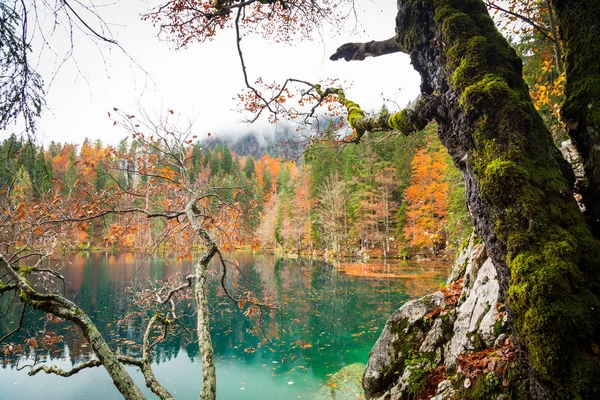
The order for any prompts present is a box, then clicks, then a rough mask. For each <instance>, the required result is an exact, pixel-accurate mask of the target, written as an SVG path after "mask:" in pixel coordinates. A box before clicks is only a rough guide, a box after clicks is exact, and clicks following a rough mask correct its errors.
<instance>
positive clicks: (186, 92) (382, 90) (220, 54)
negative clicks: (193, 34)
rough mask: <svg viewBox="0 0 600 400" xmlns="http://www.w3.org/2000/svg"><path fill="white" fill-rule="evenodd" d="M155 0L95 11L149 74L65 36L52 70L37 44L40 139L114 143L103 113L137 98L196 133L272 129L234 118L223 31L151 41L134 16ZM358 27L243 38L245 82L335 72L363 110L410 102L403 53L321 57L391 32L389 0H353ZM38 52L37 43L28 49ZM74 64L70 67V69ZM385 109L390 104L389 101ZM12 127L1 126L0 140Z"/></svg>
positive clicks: (237, 81)
mask: <svg viewBox="0 0 600 400" xmlns="http://www.w3.org/2000/svg"><path fill="white" fill-rule="evenodd" d="M160 3H161V1H156V0H148V1H142V0H121V1H118V2H117V3H115V4H114V5H113V6H107V7H103V8H102V9H101V12H102V14H101V15H102V17H103V19H104V20H105V21H106V22H107V23H109V24H111V30H112V32H113V34H114V35H115V37H116V38H117V39H118V41H119V43H120V44H121V46H122V47H123V48H124V49H125V50H126V51H127V53H128V54H129V56H131V58H132V59H133V60H134V61H135V63H137V64H139V65H140V66H141V67H142V68H143V69H144V70H145V71H147V73H148V74H145V73H144V72H143V70H142V69H140V68H139V67H138V66H136V65H135V64H134V62H132V61H131V60H130V59H129V58H128V57H127V56H126V55H124V54H123V52H122V51H121V50H120V49H118V48H116V47H113V48H109V47H106V46H103V45H100V49H99V48H98V47H97V46H95V45H94V44H93V43H91V41H90V40H88V39H87V38H86V37H85V36H84V35H82V34H79V35H77V36H76V37H75V42H74V47H75V49H74V60H75V61H76V62H77V64H75V63H74V62H72V61H69V62H67V63H66V64H64V65H63V66H62V67H61V68H60V69H59V70H58V72H57V73H55V71H56V70H57V58H56V56H55V55H53V54H52V51H48V50H49V49H48V48H47V47H46V48H45V49H44V52H43V57H42V58H41V60H40V66H39V67H38V71H39V72H40V73H41V74H42V77H43V78H44V79H45V81H46V83H50V80H51V78H52V76H54V80H53V81H52V85H51V86H50V88H49V89H48V91H47V95H46V101H47V106H48V110H47V111H46V112H45V113H44V115H43V116H42V118H41V120H40V125H39V127H40V131H39V133H38V137H39V139H40V141H41V142H42V143H45V144H47V143H49V142H50V141H51V140H55V141H61V142H78V143H80V142H82V141H83V140H84V138H85V137H88V138H90V139H93V140H94V139H97V138H100V139H101V140H102V141H103V142H105V143H112V144H116V143H117V142H118V141H119V140H121V139H123V138H124V137H125V136H126V134H125V133H124V132H123V131H122V130H120V129H118V128H116V127H113V126H112V122H111V120H110V119H109V118H108V115H107V111H109V110H112V108H113V107H118V108H120V109H121V110H125V111H127V112H130V113H133V114H135V111H136V109H137V105H136V104H137V103H139V104H140V105H141V106H142V107H144V108H146V109H147V110H150V111H156V112H160V111H163V112H164V111H165V110H166V109H173V110H175V112H176V113H178V114H181V115H183V116H185V117H189V118H195V119H196V125H195V128H194V129H195V130H196V134H198V135H199V136H200V137H203V136H202V135H206V133H208V132H212V133H213V134H217V135H219V136H221V135H225V134H227V133H232V132H243V131H250V130H263V131H273V130H274V129H275V127H274V126H272V125H268V124H266V123H260V122H259V123H257V124H258V125H257V124H255V125H257V126H249V125H248V124H246V123H242V122H240V121H241V120H242V119H243V116H242V115H240V114H239V113H238V112H237V111H236V104H237V103H236V101H235V100H233V98H234V97H235V96H236V94H237V93H239V92H240V91H241V90H242V89H243V87H244V83H243V76H242V71H241V67H240V63H239V59H238V56H237V50H236V47H235V37H234V34H233V32H232V31H229V32H227V31H225V32H221V34H220V36H218V38H217V39H216V40H215V41H213V42H210V43H204V44H192V45H190V46H189V47H188V48H187V49H183V50H179V51H177V50H174V44H172V43H168V42H165V41H160V40H158V39H157V38H156V34H157V32H158V29H157V28H154V27H153V26H152V24H151V23H150V22H144V21H141V20H140V17H139V16H140V14H141V13H143V12H144V11H146V10H148V9H150V7H151V6H152V5H153V4H160ZM356 3H358V5H357V11H358V16H359V22H360V24H361V26H359V27H358V29H357V30H359V31H361V32H362V31H364V34H362V35H357V34H351V33H350V32H348V33H345V34H344V33H343V34H342V35H339V36H335V37H332V36H331V35H326V34H325V35H326V36H325V37H324V38H323V40H319V41H313V42H306V43H300V44H297V45H294V46H289V45H283V44H277V43H268V42H266V41H265V40H264V39H262V38H260V37H258V36H246V37H245V38H244V39H243V40H242V50H243V51H244V56H245V59H246V65H247V70H248V74H249V79H250V81H251V82H253V81H254V80H255V79H256V78H258V77H259V76H260V77H262V78H263V80H264V81H266V82H269V81H273V80H279V81H281V82H282V81H283V80H284V79H285V78H288V77H294V78H298V79H303V80H307V81H312V82H316V81H318V80H321V79H325V78H328V77H329V78H331V77H335V78H339V79H341V80H345V81H347V82H352V86H351V88H350V89H349V90H347V93H346V95H347V97H348V98H350V99H352V100H353V101H356V102H358V103H359V104H360V105H361V106H362V107H363V109H365V110H372V109H375V110H376V109H379V108H380V107H381V105H382V104H383V99H384V98H388V99H389V98H391V99H392V100H395V102H396V103H397V104H398V105H399V106H404V105H405V104H406V103H407V102H408V101H410V100H413V99H414V98H415V97H416V96H417V94H418V91H419V84H420V78H419V76H418V74H417V73H416V72H415V71H414V70H413V68H412V67H411V66H410V62H409V59H408V56H406V55H404V54H400V53H397V54H392V55H387V56H383V57H378V58H370V59H367V60H365V61H361V62H349V63H348V62H346V61H343V60H342V61H337V62H332V61H329V55H331V54H332V53H333V52H335V49H336V48H337V47H338V46H340V45H341V44H343V43H346V42H349V41H368V40H383V39H387V38H389V37H391V36H392V35H393V34H394V25H395V22H394V18H395V16H396V2H395V1H394V0H387V1H385V2H383V1H370V0H357V1H356ZM49 41H50V44H51V45H52V50H54V52H55V53H56V54H58V55H59V58H58V60H60V57H61V56H64V50H65V49H66V48H67V46H68V40H67V37H66V36H65V35H61V34H60V32H59V33H57V34H55V35H54V36H53V37H52V38H50V40H49ZM35 51H39V48H38V49H34V52H35ZM78 70H79V71H78ZM389 107H390V109H392V110H393V109H394V108H396V106H394V105H390V106H389ZM13 131H16V128H15V129H13V130H11V129H10V128H9V130H8V131H5V132H0V139H4V138H6V137H7V136H8V135H9V134H10V133H12V132H13Z"/></svg>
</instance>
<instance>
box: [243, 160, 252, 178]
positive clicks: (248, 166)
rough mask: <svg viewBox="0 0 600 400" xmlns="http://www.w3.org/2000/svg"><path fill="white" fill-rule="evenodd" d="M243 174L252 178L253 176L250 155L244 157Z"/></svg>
mask: <svg viewBox="0 0 600 400" xmlns="http://www.w3.org/2000/svg"><path fill="white" fill-rule="evenodd" d="M244 175H246V178H248V179H252V178H253V177H254V160H253V159H252V156H248V157H246V162H245V163H244Z"/></svg>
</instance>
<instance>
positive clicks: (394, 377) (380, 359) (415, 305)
mask: <svg viewBox="0 0 600 400" xmlns="http://www.w3.org/2000/svg"><path fill="white" fill-rule="evenodd" d="M444 304H445V302H444V295H443V294H442V293H441V292H435V293H433V294H430V295H427V296H425V297H422V298H421V299H418V300H413V301H409V302H407V303H406V304H404V305H403V306H402V307H400V309H398V310H396V312H394V314H392V316H391V317H390V319H389V320H388V321H387V322H386V324H385V327H384V328H383V332H382V333H381V336H380V337H379V339H378V340H377V342H376V343H375V346H374V347H373V350H371V355H370V357H369V362H368V364H367V368H366V369H365V374H364V376H363V388H364V389H365V395H366V396H367V398H373V397H377V396H379V395H381V394H382V393H384V392H386V391H387V390H388V389H389V388H390V387H393V386H395V385H396V384H397V383H398V380H399V379H400V378H401V375H400V374H401V373H402V372H404V371H403V366H404V363H405V359H406V357H407V356H408V351H409V350H411V349H413V348H415V349H416V346H417V345H418V343H419V342H420V341H421V340H424V339H425V338H426V332H427V327H426V326H425V324H424V321H423V317H425V315H427V314H428V313H430V312H432V311H434V310H435V309H437V308H440V307H442V306H443V305H444ZM433 336H435V334H433ZM430 341H434V342H435V341H436V340H434V339H433V338H432V339H430Z"/></svg>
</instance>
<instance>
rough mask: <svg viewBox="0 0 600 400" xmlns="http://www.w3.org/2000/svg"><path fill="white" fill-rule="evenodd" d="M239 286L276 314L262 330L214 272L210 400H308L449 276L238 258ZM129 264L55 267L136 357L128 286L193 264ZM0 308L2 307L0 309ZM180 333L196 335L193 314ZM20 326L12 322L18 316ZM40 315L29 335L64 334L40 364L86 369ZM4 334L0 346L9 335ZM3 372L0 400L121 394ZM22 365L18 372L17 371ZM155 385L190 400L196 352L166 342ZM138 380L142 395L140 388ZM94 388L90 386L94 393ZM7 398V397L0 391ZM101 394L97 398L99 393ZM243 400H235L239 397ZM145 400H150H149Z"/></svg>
mask: <svg viewBox="0 0 600 400" xmlns="http://www.w3.org/2000/svg"><path fill="white" fill-rule="evenodd" d="M236 258H237V260H238V261H239V265H240V267H239V269H240V274H239V276H237V277H231V276H230V277H229V278H228V280H227V285H229V286H232V285H233V281H234V278H235V280H236V282H240V283H241V282H244V281H245V280H247V281H248V286H249V287H250V288H252V290H253V291H254V292H255V293H256V296H257V297H258V298H260V299H262V300H265V301H273V302H275V303H277V304H278V305H279V306H280V307H281V309H280V310H278V311H277V312H274V313H273V314H272V315H268V316H265V317H264V320H263V323H262V330H264V332H266V334H267V336H268V338H269V341H267V342H265V340H264V336H263V335H262V333H261V329H259V327H258V325H257V323H256V320H252V319H248V318H247V317H246V316H244V314H243V310H241V309H240V308H239V307H238V306H237V305H236V304H233V303H231V302H230V301H229V300H228V299H227V298H226V297H225V296H224V294H223V293H222V291H221V290H219V288H218V283H217V280H218V279H219V278H220V266H219V265H217V264H215V265H213V274H212V275H211V276H212V280H211V282H210V286H209V291H210V297H211V299H213V301H212V303H211V312H212V321H211V329H212V332H213V344H214V347H215V354H216V361H217V371H218V372H217V373H218V393H219V398H222V399H239V398H244V399H253V398H256V399H263V400H264V399H265V398H291V397H294V398H295V397H297V396H303V397H306V398H310V396H311V394H312V393H314V392H316V391H317V390H318V389H319V387H320V386H321V385H323V384H325V382H326V380H327V378H328V376H329V375H330V374H333V373H335V372H336V371H338V370H339V369H341V368H342V367H344V366H345V365H348V364H352V363H355V362H363V363H365V362H366V359H367V357H368V353H369V351H370V349H371V347H372V346H373V344H374V342H375V341H376V339H377V337H378V335H379V332H380V330H381V328H382V326H383V324H384V323H385V319H386V318H387V316H388V315H389V314H390V313H391V312H392V311H393V310H394V309H396V308H397V307H398V306H399V305H401V304H402V303H403V302H405V301H406V300H408V299H410V298H414V297H417V296H420V295H423V294H425V293H426V292H429V291H430V290H431V289H432V288H436V287H437V286H438V285H439V283H440V282H442V281H443V280H444V279H445V276H446V273H447V270H446V268H444V267H443V266H440V265H436V264H429V263H428V264H424V263H420V264H416V263H413V264H408V263H388V264H385V265H382V264H377V263H372V264H349V263H344V264H339V265H335V266H331V265H329V264H326V263H323V262H319V261H311V260H302V259H293V260H290V259H276V258H274V257H273V256H269V255H252V254H237V255H236ZM143 261H144V260H143V259H142V258H140V257H136V256H135V255H133V254H118V255H103V254H94V255H89V256H72V257H68V258H66V259H64V260H56V261H54V262H53V263H54V264H58V265H61V266H62V270H61V273H62V274H63V275H64V276H65V280H66V282H67V287H66V294H67V297H69V298H71V299H73V300H74V301H75V302H77V303H78V304H79V305H80V306H81V307H82V308H83V309H84V310H85V311H86V312H87V313H88V314H89V315H90V316H91V317H92V319H93V320H94V322H95V323H96V324H97V325H98V327H99V328H100V330H101V332H102V333H103V334H104V336H105V337H106V338H109V339H110V340H111V345H112V346H113V348H115V349H117V351H118V352H120V353H121V354H132V355H137V354H138V352H139V343H140V342H141V335H142V329H143V328H144V324H143V323H141V322H142V321H141V320H140V319H133V320H131V321H129V322H128V323H127V324H121V325H117V324H116V321H117V320H119V319H121V318H122V317H123V316H124V315H126V314H127V313H128V312H129V311H130V310H131V308H132V294H131V293H130V292H128V291H127V290H126V289H127V288H128V287H129V286H131V285H132V284H135V285H138V286H143V285H144V284H145V283H147V282H148V281H149V280H152V281H154V280H157V279H161V280H166V279H167V278H168V277H169V276H171V275H173V274H175V273H176V272H181V273H184V274H185V273H186V272H188V271H189V270H190V268H191V266H190V264H189V263H182V264H181V265H177V264H174V263H172V262H170V261H169V260H166V259H153V260H150V261H149V262H146V263H144V262H143ZM0 306H2V307H5V306H6V304H0ZM184 312H185V313H186V314H190V317H189V318H188V323H189V324H190V326H193V317H192V316H191V314H192V313H193V309H191V308H189V309H186V310H185V311H184ZM14 316H15V317H16V318H18V310H17V312H16V313H15V315H14ZM40 317H43V315H41V314H38V313H35V312H31V313H29V314H28V315H27V320H26V326H28V327H29V331H30V332H32V331H39V330H41V329H42V328H43V327H44V325H45V324H46V326H47V329H48V330H50V331H54V332H55V333H56V334H61V335H63V337H64V340H63V342H62V343H59V344H57V345H54V346H50V347H49V348H48V349H46V350H38V352H37V354H34V352H33V351H31V352H30V353H29V357H34V356H37V357H38V358H41V359H46V360H47V361H48V362H52V363H55V364H56V363H58V364H59V365H60V366H62V367H63V368H70V367H71V366H72V365H75V364H77V363H79V362H81V361H84V360H87V359H88V358H89V357H90V350H89V349H88V347H87V346H86V344H85V341H84V339H83V338H82V335H81V334H80V333H79V332H78V331H76V330H74V329H72V327H70V326H66V325H64V324H58V323H54V322H48V321H46V320H45V319H44V318H42V319H40ZM5 322H6V321H1V322H0V334H2V332H5V331H7V328H6V327H5V326H4V325H5ZM5 361H6V362H7V363H6V364H4V365H3V369H2V370H1V372H0V384H1V385H2V387H3V390H2V392H0V399H19V398H23V399H30V398H34V397H39V398H47V399H71V398H72V399H75V398H77V399H79V398H82V397H83V396H85V397H86V398H87V399H90V400H92V399H113V398H118V397H119V395H118V392H117V391H116V389H114V387H112V384H111V383H110V381H109V379H108V376H107V374H106V373H105V372H104V371H103V370H101V369H96V370H93V371H85V372H84V373H79V374H77V375H75V376H73V377H71V378H68V379H64V378H59V377H55V376H42V375H39V376H35V377H28V376H27V374H26V370H24V371H17V370H16V368H15V367H16V365H15V364H16V362H17V360H15V359H10V358H8V359H5ZM25 363H27V361H24V360H22V359H21V360H20V361H19V365H23V364H25ZM155 364H156V374H157V376H158V377H159V379H162V382H163V383H164V384H165V386H166V387H167V388H168V389H169V390H172V392H173V393H176V397H177V398H182V399H187V398H190V399H192V398H197V395H198V389H199V382H200V366H199V361H198V348H197V345H196V344H195V343H191V342H189V341H188V340H186V337H185V336H184V335H181V334H180V335H174V336H170V337H168V339H167V340H166V341H165V342H163V343H161V344H160V345H159V346H157V347H156V352H155ZM136 378H137V379H136V380H137V381H138V382H139V383H140V385H141V386H143V384H142V379H141V377H140V376H137V375H136ZM91 381H93V382H94V384H93V385H91V383H90V382H91ZM4 388H7V389H4ZM99 388H100V389H99ZM242 394H243V396H242ZM150 397H151V396H150Z"/></svg>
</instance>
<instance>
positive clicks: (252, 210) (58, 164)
mask: <svg viewBox="0 0 600 400" xmlns="http://www.w3.org/2000/svg"><path fill="white" fill-rule="evenodd" d="M327 135H329V137H324V138H323V140H322V141H320V142H319V143H315V144H312V145H311V146H309V147H307V148H306V149H304V153H303V154H302V155H301V158H299V159H292V160H290V159H286V158H284V157H273V156H272V155H270V154H264V155H263V156H262V157H260V158H256V159H255V158H254V157H253V156H252V155H247V156H245V157H243V156H239V155H237V154H235V153H232V151H231V150H230V148H229V146H228V144H227V142H223V143H218V142H216V143H214V142H213V143H211V142H210V141H205V142H203V143H202V142H196V143H192V144H190V145H189V146H188V147H187V148H186V162H185V163H186V167H187V169H188V170H189V173H190V178H191V179H192V181H198V180H203V181H206V182H208V184H209V185H210V186H211V187H215V188H222V189H221V190H220V191H219V192H220V196H221V199H222V200H223V201H224V202H226V203H229V204H231V205H232V206H233V207H235V208H236V209H237V210H238V211H239V214H240V215H239V224H238V226H236V228H235V229H236V230H237V231H238V233H237V236H236V237H238V238H239V239H238V240H237V241H236V243H233V242H232V243H230V244H228V246H229V245H232V246H235V248H247V249H249V248H252V249H254V250H256V249H263V250H266V249H270V250H275V251H277V252H280V253H289V254H296V255H297V254H299V253H302V254H305V255H309V256H311V255H312V254H313V253H314V254H319V255H321V256H322V255H323V254H324V252H330V253H331V254H332V255H334V256H347V257H358V256H360V257H365V258H368V257H402V258H407V257H413V258H414V257H421V258H423V257H424V258H427V257H438V258H439V257H442V256H443V255H452V254H453V252H454V251H455V250H456V248H457V247H458V246H459V245H460V243H462V241H464V239H465V238H466V237H467V236H468V235H469V234H470V232H471V230H472V225H471V222H470V217H469V216H468V213H467V210H466V207H465V203H464V200H463V198H464V186H463V184H462V181H461V179H460V173H459V172H458V170H456V168H455V167H454V166H453V164H452V162H451V160H450V158H449V157H448V156H447V155H446V152H445V151H444V149H443V148H442V146H441V144H440V143H439V140H438V139H437V137H436V136H435V129H434V127H430V128H428V129H427V130H425V131H424V132H423V133H421V134H420V135H415V136H412V137H403V136H392V137H386V135H384V134H379V135H373V137H372V138H371V140H369V141H364V142H362V143H360V144H358V145H356V146H343V147H339V146H335V145H334V144H332V142H333V141H334V140H336V131H335V130H334V128H333V127H332V128H331V129H330V130H329V133H328V134H327ZM235 146H236V147H238V148H240V150H241V151H243V144H237V145H235ZM398 149H402V151H399V150H398ZM156 151H157V150H156V149H154V150H153V149H151V148H148V147H147V146H146V147H144V146H143V145H142V144H140V142H138V141H136V140H133V141H129V142H128V141H127V140H123V141H122V142H121V143H120V144H119V145H118V146H117V147H116V148H115V147H112V146H104V145H103V144H102V142H101V141H100V140H96V141H95V142H93V143H91V142H90V141H89V140H84V142H83V143H82V144H81V145H77V144H57V143H54V142H52V143H51V144H50V145H49V146H48V148H47V149H43V148H42V147H38V146H36V145H35V144H33V143H31V142H27V141H23V140H19V139H18V138H17V137H16V136H14V135H13V136H11V137H10V138H8V139H6V140H5V141H4V142H2V144H1V145H0V152H1V154H2V159H3V162H4V163H5V165H6V168H5V170H4V172H3V174H2V177H1V178H0V179H1V183H0V184H1V185H2V188H3V191H4V192H6V193H8V192H12V196H13V198H12V202H13V206H14V207H17V208H18V207H19V204H26V205H27V207H31V208H33V207H36V202H38V201H39V202H40V203H43V202H45V201H48V199H49V198H52V199H54V201H59V202H60V203H61V204H63V207H68V208H70V209H75V208H85V205H86V203H87V204H89V203H90V202H91V201H90V200H91V199H93V198H94V197H98V196H102V197H114V196H117V195H118V194H119V193H120V192H123V191H125V192H127V191H131V190H142V191H143V190H144V189H143V185H144V183H146V182H147V179H148V178H147V177H144V176H143V174H142V175H140V174H138V173H137V172H138V171H137V170H138V169H139V168H141V167H140V165H141V164H142V163H145V162H146V160H149V159H151V157H150V156H151V154H152V152H155V153H156ZM256 153H258V154H260V152H257V151H255V154H256ZM141 188H142V189H141ZM156 196H158V197H157V198H148V199H147V200H146V201H147V202H149V203H151V204H153V203H155V202H156V201H157V200H158V198H159V197H160V199H161V201H167V202H168V201H175V199H169V198H168V196H169V193H160V194H157V195H156ZM135 203H136V200H135V198H130V199H125V198H123V199H122V201H121V202H120V203H119V204H118V206H119V207H121V208H127V207H133V206H134V204H135ZM115 207H116V205H115ZM130 225H133V226H130ZM163 228H164V227H163V226H161V224H160V223H157V222H156V221H147V220H144V219H140V218H138V219H137V220H136V221H135V224H133V222H132V221H130V220H127V219H124V218H123V217H115V216H113V215H107V216H103V217H101V218H98V219H97V220H94V221H89V222H88V221H86V222H82V223H81V224H80V225H78V226H77V227H74V228H73V229H74V232H73V235H72V236H71V239H70V241H68V242H63V243H61V246H63V248H62V249H60V251H64V252H77V251H90V250H96V251H124V250H127V251H142V252H145V251H152V248H154V247H156V246H157V243H159V242H160V235H161V233H162V232H163ZM224 244H225V243H222V245H224ZM232 248H233V247H232ZM161 249H162V251H172V249H170V248H169V243H168V242H165V243H164V246H163V247H161Z"/></svg>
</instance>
